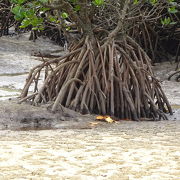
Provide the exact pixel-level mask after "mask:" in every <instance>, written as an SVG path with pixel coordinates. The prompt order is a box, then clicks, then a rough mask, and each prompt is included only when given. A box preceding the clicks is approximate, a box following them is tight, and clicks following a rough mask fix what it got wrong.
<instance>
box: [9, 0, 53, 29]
mask: <svg viewBox="0 0 180 180" xmlns="http://www.w3.org/2000/svg"><path fill="white" fill-rule="evenodd" d="M41 2H43V3H44V2H47V0H35V1H31V0H11V3H13V7H12V9H11V12H12V13H13V14H14V18H15V19H16V20H17V21H21V25H20V28H26V27H29V26H31V27H32V29H33V30H42V29H43V21H44V19H43V18H42V17H40V15H39V14H40V12H41V13H45V12H46V11H47V10H49V9H48V8H44V7H43V6H42V5H41Z"/></svg>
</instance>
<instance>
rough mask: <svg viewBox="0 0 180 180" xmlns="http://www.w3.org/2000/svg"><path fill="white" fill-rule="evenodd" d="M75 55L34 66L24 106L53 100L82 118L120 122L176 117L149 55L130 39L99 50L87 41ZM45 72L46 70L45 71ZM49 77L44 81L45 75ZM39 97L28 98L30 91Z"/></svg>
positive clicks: (77, 47)
mask: <svg viewBox="0 0 180 180" xmlns="http://www.w3.org/2000/svg"><path fill="white" fill-rule="evenodd" d="M73 47H74V48H73V50H72V52H70V53H69V55H68V54H67V55H65V56H64V57H61V58H59V59H58V58H56V59H54V60H49V61H46V62H43V63H42V64H40V65H38V66H37V67H35V68H34V69H33V70H32V71H31V72H30V74H29V76H28V78H27V81H26V84H25V86H24V89H23V91H22V94H21V99H22V100H21V102H22V101H24V100H27V99H30V100H31V101H32V103H34V104H39V103H46V102H48V101H53V102H54V104H53V105H52V111H56V110H57V107H58V106H59V105H61V106H65V107H67V108H70V109H73V110H76V111H79V112H81V113H95V114H102V115H105V114H108V115H112V116H115V117H118V118H119V119H132V120H141V119H146V118H150V119H153V120H159V119H167V118H166V116H165V114H164V112H169V113H171V114H172V110H171V107H170V105H169V102H168V100H167V98H166V96H165V94H164V92H163V91H162V89H161V87H160V84H159V81H158V80H157V79H156V78H155V77H154V76H153V72H152V69H151V63H150V59H149V57H148V56H147V55H146V53H145V52H144V51H143V50H142V48H140V47H139V46H138V44H136V43H135V42H134V41H133V40H132V39H131V38H126V40H123V41H115V40H113V41H111V42H109V43H107V44H105V45H100V43H99V42H98V41H97V40H91V39H88V37H87V38H86V39H85V40H84V41H83V43H81V44H80V45H78V46H73ZM44 70H45V71H44ZM44 72H46V75H45V76H44V78H45V79H44V81H41V87H39V86H40V85H39V84H40V83H39V82H40V79H41V78H39V77H40V76H42V74H43V73H44ZM32 85H34V86H35V87H34V92H33V94H32V96H31V95H28V94H29V88H30V86H32Z"/></svg>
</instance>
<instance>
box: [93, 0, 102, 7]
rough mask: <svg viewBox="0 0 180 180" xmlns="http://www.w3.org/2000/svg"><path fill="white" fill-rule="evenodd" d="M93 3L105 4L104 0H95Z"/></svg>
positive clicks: (96, 4)
mask: <svg viewBox="0 0 180 180" xmlns="http://www.w3.org/2000/svg"><path fill="white" fill-rule="evenodd" d="M92 3H93V4H94V5H95V6H102V5H103V4H104V0H93V1H92Z"/></svg>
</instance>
